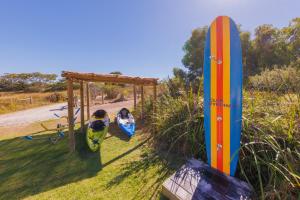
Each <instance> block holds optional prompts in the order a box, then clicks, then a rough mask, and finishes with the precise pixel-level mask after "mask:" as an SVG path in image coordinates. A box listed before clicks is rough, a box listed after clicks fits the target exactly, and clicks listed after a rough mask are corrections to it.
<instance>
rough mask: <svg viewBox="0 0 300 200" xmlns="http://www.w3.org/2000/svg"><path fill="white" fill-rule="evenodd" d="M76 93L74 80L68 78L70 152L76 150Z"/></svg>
mask: <svg viewBox="0 0 300 200" xmlns="http://www.w3.org/2000/svg"><path fill="white" fill-rule="evenodd" d="M73 106H74V94H73V81H72V80H71V79H68V124H69V149H70V152H74V151H75V136H74V110H73V109H74V108H73Z"/></svg>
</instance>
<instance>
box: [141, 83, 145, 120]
mask: <svg viewBox="0 0 300 200" xmlns="http://www.w3.org/2000/svg"><path fill="white" fill-rule="evenodd" d="M144 103H145V99H144V86H143V85H141V104H142V105H141V119H143V118H144Z"/></svg>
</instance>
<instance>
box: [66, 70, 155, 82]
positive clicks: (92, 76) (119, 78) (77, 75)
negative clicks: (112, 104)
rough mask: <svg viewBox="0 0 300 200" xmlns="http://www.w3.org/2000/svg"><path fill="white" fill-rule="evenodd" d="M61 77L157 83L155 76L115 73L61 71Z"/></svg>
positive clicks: (97, 80)
mask: <svg viewBox="0 0 300 200" xmlns="http://www.w3.org/2000/svg"><path fill="white" fill-rule="evenodd" d="M62 77H65V78H71V79H73V80H74V81H76V80H83V81H93V82H105V83H128V84H140V85H141V84H143V85H153V84H156V83H157V80H158V79H156V78H141V77H130V76H123V75H117V74H107V75H105V74H94V73H77V72H67V71H63V72H62Z"/></svg>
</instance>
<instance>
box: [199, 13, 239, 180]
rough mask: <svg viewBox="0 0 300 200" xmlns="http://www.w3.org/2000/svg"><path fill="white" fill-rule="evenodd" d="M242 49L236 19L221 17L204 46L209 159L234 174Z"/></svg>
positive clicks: (205, 106)
mask: <svg viewBox="0 0 300 200" xmlns="http://www.w3.org/2000/svg"><path fill="white" fill-rule="evenodd" d="M242 78H243V72H242V49H241V42H240V37H239V32H238V30H237V27H236V25H235V23H234V21H233V20H232V19H230V18H229V17H227V16H219V17H217V18H216V19H215V20H214V21H213V22H212V24H211V26H210V28H209V30H208V32H207V36H206V43H205V50H204V129H205V143H206V152H207V159H208V163H209V164H210V166H211V167H213V168H215V169H218V170H219V171H221V172H223V173H225V174H227V175H231V176H234V173H235V171H236V167H237V163H238V157H239V148H240V139H241V122H242Z"/></svg>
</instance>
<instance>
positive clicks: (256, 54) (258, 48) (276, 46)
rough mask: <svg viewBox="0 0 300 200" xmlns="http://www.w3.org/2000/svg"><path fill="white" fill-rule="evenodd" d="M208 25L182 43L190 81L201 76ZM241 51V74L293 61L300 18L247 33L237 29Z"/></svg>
mask: <svg viewBox="0 0 300 200" xmlns="http://www.w3.org/2000/svg"><path fill="white" fill-rule="evenodd" d="M206 32H207V26H205V27H203V28H198V29H195V30H194V31H193V32H192V35H191V37H190V38H189V39H188V40H187V41H186V43H185V44H184V47H183V50H184V53H185V55H184V57H183V59H182V63H183V65H184V67H186V68H187V70H188V72H187V75H188V76H187V80H188V81H189V82H192V83H194V82H193V80H195V79H196V78H197V77H199V76H201V75H202V72H203V69H202V68H203V61H204V46H205V38H206ZM240 38H241V45H242V51H243V52H242V53H243V65H244V76H246V77H248V76H251V75H255V74H258V73H260V72H261V71H263V70H264V69H266V68H269V69H271V68H273V67H274V66H275V65H277V66H284V65H289V64H291V63H294V62H296V61H297V59H299V57H300V18H295V19H293V20H292V21H291V22H290V24H289V25H288V26H287V27H284V28H282V29H278V28H275V27H273V26H272V25H261V26H258V27H257V28H256V29H255V34H254V38H253V39H251V35H250V32H244V31H242V30H240Z"/></svg>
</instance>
